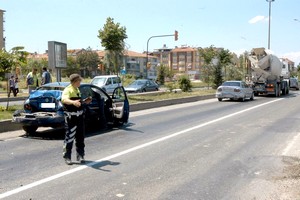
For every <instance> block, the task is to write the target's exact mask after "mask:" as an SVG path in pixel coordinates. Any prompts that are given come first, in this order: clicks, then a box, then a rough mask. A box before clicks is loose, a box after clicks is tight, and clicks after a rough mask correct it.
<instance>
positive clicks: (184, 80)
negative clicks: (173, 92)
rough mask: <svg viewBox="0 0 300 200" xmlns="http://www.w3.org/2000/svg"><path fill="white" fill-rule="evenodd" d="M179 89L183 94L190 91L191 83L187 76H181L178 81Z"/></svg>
mask: <svg viewBox="0 0 300 200" xmlns="http://www.w3.org/2000/svg"><path fill="white" fill-rule="evenodd" d="M178 84H179V88H180V89H181V90H182V91H183V92H189V91H191V89H192V83H191V80H190V79H189V78H188V76H185V75H184V76H181V77H179V80H178Z"/></svg>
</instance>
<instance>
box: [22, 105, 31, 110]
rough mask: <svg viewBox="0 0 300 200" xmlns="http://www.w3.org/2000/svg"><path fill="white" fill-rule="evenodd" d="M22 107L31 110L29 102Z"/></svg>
mask: <svg viewBox="0 0 300 200" xmlns="http://www.w3.org/2000/svg"><path fill="white" fill-rule="evenodd" d="M24 109H25V110H32V107H31V106H30V104H25V105H24Z"/></svg>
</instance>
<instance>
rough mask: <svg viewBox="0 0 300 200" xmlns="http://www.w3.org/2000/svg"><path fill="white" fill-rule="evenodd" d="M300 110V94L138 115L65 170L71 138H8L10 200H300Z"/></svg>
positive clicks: (92, 137)
mask: <svg viewBox="0 0 300 200" xmlns="http://www.w3.org/2000/svg"><path fill="white" fill-rule="evenodd" d="M299 101H300V96H299V93H298V92H295V91H292V92H291V94H290V95H289V96H287V97H282V98H272V97H269V98H264V97H258V98H256V99H255V100H254V101H246V102H238V101H223V102H218V101H217V100H216V99H210V100H203V101H199V102H195V103H188V104H180V105H174V106H166V107H163V108H157V109H149V110H144V111H137V112H132V113H131V116H130V123H129V124H127V125H126V126H124V127H122V128H120V129H115V130H111V131H107V132H98V133H97V132H96V133H89V134H88V135H87V137H86V159H87V163H86V164H85V165H79V164H73V165H71V166H68V165H65V163H64V162H63V159H62V137H61V135H62V134H63V132H62V131H60V132H59V131H56V132H54V131H52V130H48V129H44V130H40V131H39V133H38V134H37V136H35V137H25V136H22V134H23V132H22V131H15V132H11V133H9V134H8V133H6V134H1V138H0V144H1V145H0V161H1V162H0V199H1V198H5V199H146V200H149V199H172V200H174V199H178V200H181V199H205V200H209V199H214V200H215V199H226V200H227V199H230V200H232V199H257V200H258V199H300V193H299V187H300V184H299V177H300V165H299V158H300V147H299V146H300V145H299V144H300V134H299V133H300V127H299V119H300V113H299V110H300V104H299V103H298V102H299ZM41 136H43V137H41ZM74 155H75V153H74Z"/></svg>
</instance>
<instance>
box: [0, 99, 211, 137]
mask: <svg viewBox="0 0 300 200" xmlns="http://www.w3.org/2000/svg"><path fill="white" fill-rule="evenodd" d="M214 97H215V95H214V94H212V95H205V96H194V97H185V98H181V99H167V100H162V101H153V102H145V103H136V104H130V112H134V111H139V110H145V109H150V108H158V107H163V106H170V105H175V104H182V103H189V102H195V101H200V100H205V99H211V98H214ZM21 129H22V126H21V124H18V123H13V122H12V121H11V119H9V120H2V121H0V133H2V132H8V131H16V130H21Z"/></svg>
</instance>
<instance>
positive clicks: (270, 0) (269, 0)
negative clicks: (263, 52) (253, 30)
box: [266, 0, 275, 49]
mask: <svg viewBox="0 0 300 200" xmlns="http://www.w3.org/2000/svg"><path fill="white" fill-rule="evenodd" d="M266 1H267V2H269V31H268V49H270V31H271V3H272V2H274V1H275V0H266Z"/></svg>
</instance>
